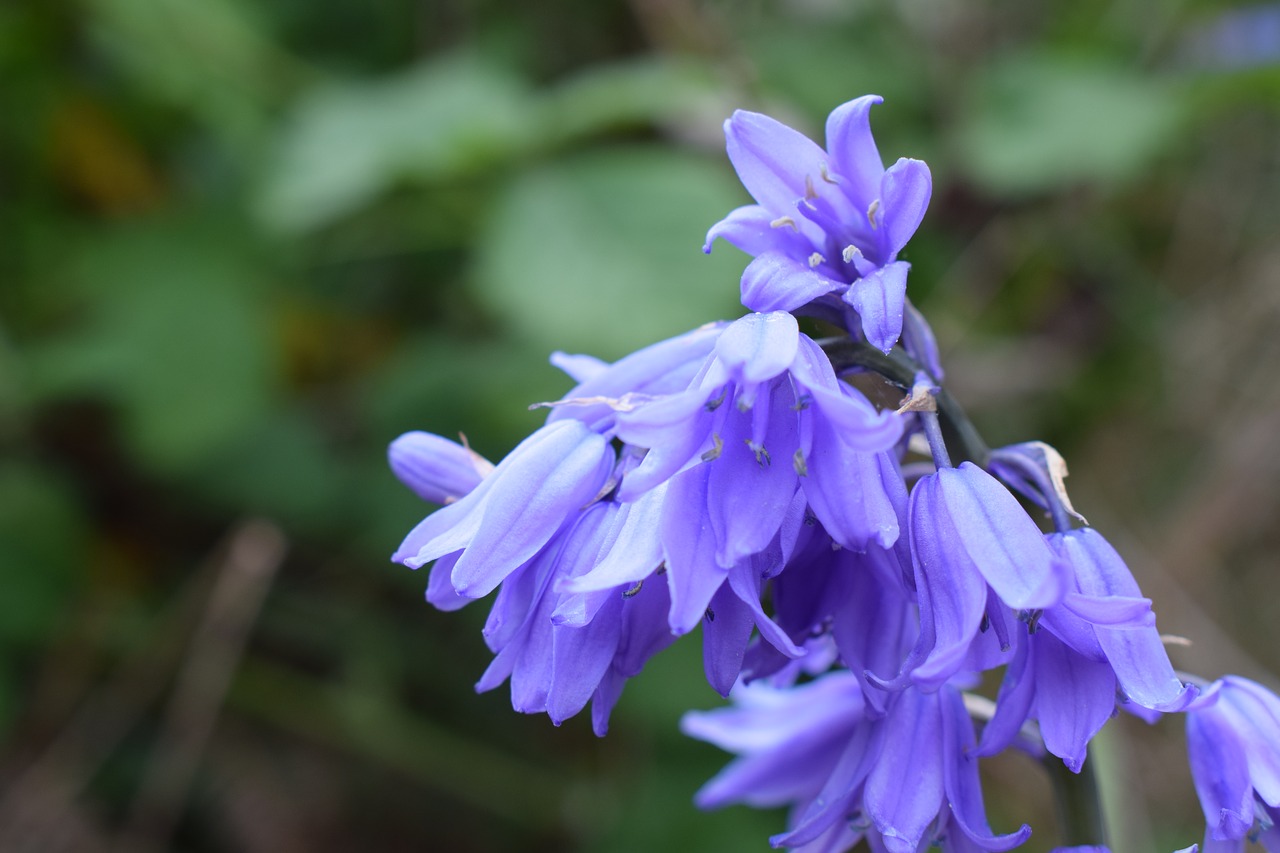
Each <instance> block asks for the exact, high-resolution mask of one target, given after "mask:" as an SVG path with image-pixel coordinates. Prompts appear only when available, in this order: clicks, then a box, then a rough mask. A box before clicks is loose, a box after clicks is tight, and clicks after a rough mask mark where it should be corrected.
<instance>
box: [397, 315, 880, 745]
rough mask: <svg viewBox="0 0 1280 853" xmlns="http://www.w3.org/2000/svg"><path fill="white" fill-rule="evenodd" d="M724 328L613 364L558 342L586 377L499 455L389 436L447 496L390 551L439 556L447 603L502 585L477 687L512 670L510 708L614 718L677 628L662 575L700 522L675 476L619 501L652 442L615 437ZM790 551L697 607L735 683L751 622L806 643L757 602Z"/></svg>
mask: <svg viewBox="0 0 1280 853" xmlns="http://www.w3.org/2000/svg"><path fill="white" fill-rule="evenodd" d="M726 328H728V327H726V326H725V325H723V324H721V325H719V326H708V327H704V328H702V329H698V330H695V331H694V332H691V333H689V334H687V335H682V336H679V337H677V338H673V339H671V340H669V341H664V342H662V343H660V344H656V345H654V346H652V347H649V348H647V349H645V350H641V351H640V352H638V353H634V354H632V355H630V356H628V357H626V358H624V359H622V360H620V361H618V362H616V363H615V364H612V365H609V364H605V363H603V362H600V361H598V360H595V359H591V358H589V357H585V356H570V355H565V354H562V353H557V354H556V355H555V356H553V359H552V360H553V362H554V363H555V364H557V365H558V366H560V367H561V368H562V369H564V370H565V372H566V373H569V374H570V376H571V377H573V378H574V379H575V380H577V382H578V384H577V386H576V387H575V388H574V389H573V390H572V391H571V392H570V394H569V395H567V396H566V397H565V398H564V399H562V400H560V401H557V402H556V403H553V404H548V405H550V407H551V412H550V415H549V417H548V419H547V423H546V425H545V426H543V427H542V428H541V429H539V430H537V431H536V432H535V433H534V434H533V435H531V436H530V437H529V438H527V439H526V440H525V441H524V442H522V443H521V444H520V445H519V446H518V447H516V448H515V450H513V451H512V452H511V453H510V454H508V456H507V457H506V458H505V459H503V460H502V462H501V463H499V464H498V465H497V466H496V467H494V466H492V465H491V464H489V463H488V462H487V461H486V460H483V459H482V458H480V457H478V456H476V455H475V454H472V453H471V452H470V451H469V450H468V449H467V448H465V447H462V446H460V445H457V444H456V443H454V442H451V441H448V440H446V439H441V438H439V437H438V436H428V435H426V434H423V433H413V434H409V435H407V436H403V437H401V438H400V439H398V440H397V441H396V442H395V443H393V445H392V448H391V450H390V452H389V455H390V458H391V462H392V467H393V470H394V471H395V472H396V473H397V475H399V476H400V477H401V479H403V480H405V482H406V484H407V485H409V486H410V487H411V488H413V489H414V490H415V491H416V492H417V493H418V494H419V495H420V496H422V497H424V498H427V499H433V500H434V501H435V502H439V503H444V504H446V506H444V507H443V508H442V509H440V510H437V511H436V512H435V513H433V514H431V515H429V516H428V517H427V518H426V519H425V520H424V521H423V522H422V523H421V524H419V525H418V526H417V527H416V528H415V529H414V530H413V531H412V532H411V533H410V534H409V536H408V537H407V538H406V539H405V541H404V543H403V544H402V545H401V547H400V549H399V550H398V551H397V552H396V554H395V555H394V558H393V559H395V560H397V561H399V562H402V563H404V564H405V565H408V566H410V567H411V568H418V567H420V566H423V565H426V564H427V563H431V562H433V561H434V565H433V566H432V568H431V572H430V577H429V580H428V584H427V600H428V601H429V602H430V603H432V604H434V605H436V606H437V607H440V608H441V609H446V610H452V609H457V608H459V607H462V606H464V605H465V604H466V603H468V602H469V601H471V600H473V599H475V598H478V597H481V596H483V595H485V594H487V593H489V592H491V591H492V590H493V589H494V588H498V587H500V589H499V593H498V596H497V598H496V600H495V601H494V605H493V608H492V610H491V612H490V615H489V619H488V622H487V623H486V626H485V632H484V635H485V640H486V642H487V643H488V645H489V647H490V649H491V650H492V651H493V652H494V655H495V657H494V660H493V662H492V664H491V665H490V666H489V668H488V670H487V671H486V672H485V674H484V676H483V677H482V678H481V679H480V682H479V683H478V685H477V687H478V689H480V690H489V689H493V688H494V687H497V686H498V685H500V684H502V683H503V682H504V681H506V680H509V681H510V684H511V694H512V705H513V707H514V708H516V709H517V710H519V711H523V712H526V713H534V712H546V713H547V714H548V715H549V716H550V717H551V718H552V720H553V721H554V722H556V723H559V722H560V721H561V720H563V719H566V718H567V717H569V716H572V715H573V714H576V713H577V712H578V711H580V710H581V709H582V708H583V707H584V706H585V705H586V703H587V702H588V701H591V702H592V707H593V723H594V725H595V728H596V730H597V731H598V732H601V733H603V730H604V728H605V727H606V726H607V720H608V715H609V711H610V709H611V708H612V706H613V703H614V702H615V701H616V700H617V698H618V694H619V693H620V691H621V689H622V685H623V683H624V682H625V680H626V679H627V678H630V677H631V676H634V675H635V674H637V673H638V672H639V670H640V668H641V667H642V666H643V665H644V662H645V661H646V660H647V659H648V658H649V657H650V656H652V655H653V654H654V653H656V652H657V651H659V650H660V649H662V648H664V647H665V646H666V645H668V644H669V643H670V642H672V640H673V639H674V635H673V633H672V631H671V630H670V627H669V622H670V613H671V612H672V598H671V594H670V593H669V592H668V586H669V582H670V581H671V580H672V577H671V574H670V573H666V574H667V575H668V576H667V577H655V576H657V575H659V574H661V573H665V569H664V564H665V563H666V562H668V561H669V555H668V551H669V549H668V548H667V546H666V544H665V543H666V541H667V539H669V538H670V537H669V536H668V534H667V533H666V531H667V529H668V528H670V527H673V526H674V527H675V528H676V529H677V530H678V531H681V532H683V530H684V529H685V527H686V526H687V524H688V517H689V505H688V503H687V501H688V498H687V495H684V494H683V493H682V492H681V491H680V490H679V488H674V487H672V486H671V484H669V483H667V482H663V483H660V484H658V485H657V486H656V487H655V488H653V489H650V490H648V491H647V492H645V493H644V494H641V495H640V496H639V497H638V498H636V499H635V500H631V501H628V502H626V503H622V502H620V501H618V500H617V499H616V494H615V492H616V490H617V486H618V483H619V480H620V479H621V478H624V477H625V476H626V475H627V473H628V472H629V471H632V470H633V469H635V467H636V465H638V464H639V462H640V459H641V458H642V456H643V454H644V449H643V448H635V447H633V446H629V445H625V444H624V445H623V446H622V448H621V452H618V451H616V450H615V449H614V447H613V446H612V444H611V439H613V438H614V437H615V436H616V431H617V426H618V417H619V415H620V413H623V412H627V411H631V410H633V409H634V408H636V407H637V406H640V405H642V404H644V403H645V402H649V401H654V400H662V399H664V398H665V397H666V396H668V395H670V394H672V393H675V392H678V391H682V390H683V389H685V388H686V387H687V386H688V384H689V383H690V381H691V380H692V378H693V376H694V375H695V374H696V373H697V371H698V369H699V366H701V365H703V364H704V362H705V360H706V357H707V355H708V353H709V352H710V351H711V350H712V347H713V346H714V345H715V344H716V343H717V341H718V340H719V338H720V337H721V335H722V333H723V332H724V331H725V330H726ZM873 414H874V412H873ZM704 481H705V477H704V478H703V480H702V481H698V480H695V479H693V478H690V479H689V480H687V481H684V482H686V483H692V484H694V485H697V483H698V482H704ZM704 503H705V501H704ZM796 523H797V524H799V520H798V519H797V522H796ZM767 544H768V543H766V545H767ZM778 559H780V551H778V550H777V549H774V550H771V551H769V552H768V553H763V551H762V552H761V553H751V554H743V555H742V556H741V559H739V560H738V561H736V563H735V565H734V566H732V567H729V571H728V573H727V574H728V577H729V578H730V583H728V584H725V585H724V588H723V589H717V590H713V591H712V594H711V596H710V598H709V600H708V601H706V602H704V603H703V605H702V607H701V610H700V612H699V613H698V614H697V617H695V618H694V619H693V620H692V624H696V623H697V622H698V617H702V618H704V623H703V624H704V648H705V650H706V653H705V657H706V669H707V676H708V681H709V682H710V683H711V685H712V686H713V687H714V688H715V689H717V690H719V691H720V692H721V693H723V694H727V693H728V691H729V689H730V688H731V687H732V685H733V683H734V681H735V680H736V679H737V677H738V673H739V670H740V669H741V665H742V659H743V655H744V653H745V649H746V647H747V645H748V642H749V640H750V637H751V635H752V633H753V632H754V631H755V630H757V629H759V631H760V633H761V635H762V636H763V637H764V638H765V639H766V640H768V641H769V642H771V643H773V644H774V645H775V646H776V647H777V648H778V649H779V650H780V654H782V655H783V656H784V657H788V658H790V657H798V656H800V655H801V654H802V651H801V649H799V648H798V647H797V646H795V645H794V644H793V643H792V642H791V640H790V639H789V638H788V637H787V636H786V634H785V633H783V632H782V631H781V630H780V629H779V628H778V627H777V626H776V625H775V624H774V623H773V622H772V621H771V620H770V618H769V617H768V616H767V615H766V614H765V612H764V609H763V607H762V606H761V604H760V598H761V593H762V589H763V585H764V583H765V582H766V579H767V576H769V575H771V574H772V573H775V572H776V571H777V570H778V567H779V563H778ZM670 586H671V588H672V589H674V588H675V585H674V584H670ZM692 624H690V626H689V627H690V628H691V627H692ZM686 630H687V629H686Z"/></svg>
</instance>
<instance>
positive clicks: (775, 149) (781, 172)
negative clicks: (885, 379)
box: [703, 95, 932, 352]
mask: <svg viewBox="0 0 1280 853" xmlns="http://www.w3.org/2000/svg"><path fill="white" fill-rule="evenodd" d="M881 100H882V99H881V98H880V97H878V96H876V95H866V96H864V97H861V98H858V99H856V100H853V101H850V102H848V103H846V104H843V105H842V106H840V107H837V108H836V109H835V110H834V111H832V113H831V115H830V116H829V117H828V118H827V150H825V151H824V150H823V149H821V148H819V147H818V146H817V145H816V144H815V143H813V142H812V141H811V140H809V139H808V138H807V137H805V136H804V135H803V134H801V133H799V132H797V131H795V130H792V129H791V128H789V127H787V126H786V125H784V124H782V123H780V122H778V121H775V120H774V119H771V118H769V117H768V116H765V115H760V114H759V113H751V112H746V111H743V110H739V111H737V112H735V113H734V114H733V117H732V118H730V119H729V120H728V121H726V122H725V138H726V140H727V149H728V153H729V159H730V160H731V161H732V162H733V167H734V169H736V170H737V172H738V177H739V178H740V179H741V180H742V183H743V186H745V187H746V188H747V191H748V192H750V193H751V195H752V196H753V197H754V198H755V200H756V202H757V203H756V204H754V205H748V206H746V207H740V208H738V209H737V210H735V211H733V212H732V213H730V214H729V215H728V216H727V217H725V218H724V219H723V220H721V221H720V222H719V223H717V224H716V225H714V226H713V227H712V228H711V230H710V231H709V232H708V233H707V240H706V245H705V246H704V247H703V248H704V251H710V250H711V244H712V242H714V241H715V239H716V238H717V237H723V238H725V239H726V240H728V241H729V242H730V243H732V244H733V245H735V246H737V247H738V248H739V249H742V250H743V251H744V252H747V253H748V254H750V255H754V256H755V260H754V261H753V262H752V263H751V264H750V265H749V266H748V267H747V269H746V271H745V272H744V273H743V275H742V303H743V304H744V305H746V306H747V307H748V308H750V309H752V310H754V311H796V310H798V309H801V308H804V307H805V306H806V305H807V304H809V303H811V302H814V301H815V300H824V301H827V302H829V303H830V304H831V305H834V306H835V307H837V308H839V309H840V312H841V313H847V309H852V310H853V311H856V312H857V315H858V318H859V321H860V322H859V324H858V326H859V327H860V329H861V331H862V334H863V335H865V337H866V338H867V340H868V341H870V342H871V343H872V344H873V345H875V346H876V347H878V348H879V349H881V350H883V351H885V352H888V351H889V350H890V349H892V348H893V345H894V344H895V343H896V342H897V340H898V337H899V335H900V334H901V333H902V323H903V314H904V305H905V298H906V288H907V270H908V268H909V266H910V265H909V264H907V263H905V262H903V261H899V260H898V253H899V252H901V251H902V248H903V247H904V246H905V245H906V244H907V241H908V240H909V239H911V236H912V235H913V234H914V233H915V231H916V228H917V227H918V226H919V225H920V220H921V219H923V217H924V212H925V209H926V208H927V207H928V205H929V196H930V194H931V193H932V181H931V178H930V175H929V168H928V167H927V166H926V165H925V164H924V163H923V162H921V161H919V160H910V159H906V158H903V159H901V160H899V161H898V162H897V163H895V164H894V165H893V166H891V167H890V168H889V169H887V170H886V169H885V168H884V165H883V163H882V162H881V160H880V153H879V151H878V150H877V149H876V144H875V140H874V139H873V138H872V136H871V125H870V121H869V118H870V111H871V106H872V105H873V104H878V103H880V102H881ZM841 301H842V302H843V306H844V307H841Z"/></svg>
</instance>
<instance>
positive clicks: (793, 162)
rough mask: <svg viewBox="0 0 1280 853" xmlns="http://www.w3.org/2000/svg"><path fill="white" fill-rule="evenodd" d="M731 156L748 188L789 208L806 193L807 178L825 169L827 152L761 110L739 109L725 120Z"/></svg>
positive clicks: (776, 207)
mask: <svg viewBox="0 0 1280 853" xmlns="http://www.w3.org/2000/svg"><path fill="white" fill-rule="evenodd" d="M724 136H725V143H726V145H725V148H726V150H727V151H728V153H729V160H730V161H731V162H732V163H733V168H734V169H735V170H736V171H737V173H738V178H739V179H741V181H742V185H743V186H744V187H746V188H747V192H749V193H751V196H752V197H753V198H754V199H755V200H756V201H757V202H759V203H760V204H761V205H762V206H763V207H765V208H767V209H769V210H772V211H779V215H781V214H782V213H785V212H786V211H787V210H789V209H790V208H791V206H792V204H793V203H794V202H795V201H796V199H799V198H804V196H805V179H806V177H807V178H808V179H809V180H810V181H817V180H819V179H820V176H821V174H822V173H823V172H824V171H826V167H827V159H828V158H827V152H825V151H823V150H822V149H821V148H819V147H818V146H817V145H816V144H815V143H814V142H813V140H811V139H809V138H808V137H807V136H805V135H804V134H802V133H800V132H799V131H796V130H792V129H791V128H789V127H787V126H786V125H785V124H783V123H782V122H780V121H777V120H776V119H772V118H770V117H769V116H766V115H761V114H760V113H753V112H748V111H746V110H737V111H735V112H734V114H733V116H732V117H731V118H730V119H729V120H728V121H726V122H725V123H724Z"/></svg>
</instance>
